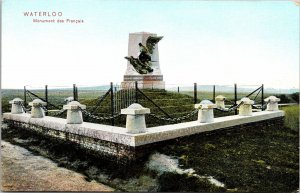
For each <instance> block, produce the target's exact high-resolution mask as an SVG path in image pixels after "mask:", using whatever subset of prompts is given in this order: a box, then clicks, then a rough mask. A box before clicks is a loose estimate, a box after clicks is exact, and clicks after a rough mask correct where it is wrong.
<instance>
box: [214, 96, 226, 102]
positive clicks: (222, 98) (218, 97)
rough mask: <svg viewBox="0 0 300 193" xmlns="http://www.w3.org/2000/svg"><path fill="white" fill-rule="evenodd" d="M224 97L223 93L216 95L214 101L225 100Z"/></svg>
mask: <svg viewBox="0 0 300 193" xmlns="http://www.w3.org/2000/svg"><path fill="white" fill-rule="evenodd" d="M225 99H226V97H224V96H223V95H218V96H217V97H216V98H215V100H216V101H225Z"/></svg>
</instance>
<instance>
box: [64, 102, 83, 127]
mask: <svg viewBox="0 0 300 193" xmlns="http://www.w3.org/2000/svg"><path fill="white" fill-rule="evenodd" d="M63 109H66V110H68V111H67V124H81V123H83V119H82V112H81V110H80V109H86V106H85V105H82V104H80V103H79V102H77V101H72V102H69V103H68V104H67V105H64V106H63Z"/></svg>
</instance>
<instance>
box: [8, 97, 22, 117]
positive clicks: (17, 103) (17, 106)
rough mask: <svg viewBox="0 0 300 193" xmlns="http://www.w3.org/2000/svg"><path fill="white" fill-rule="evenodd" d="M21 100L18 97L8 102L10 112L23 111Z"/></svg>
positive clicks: (18, 112) (17, 112)
mask: <svg viewBox="0 0 300 193" xmlns="http://www.w3.org/2000/svg"><path fill="white" fill-rule="evenodd" d="M22 103H23V100H22V99H20V98H15V99H13V100H11V101H9V104H11V114H20V113H23V112H24V110H23V108H22Z"/></svg>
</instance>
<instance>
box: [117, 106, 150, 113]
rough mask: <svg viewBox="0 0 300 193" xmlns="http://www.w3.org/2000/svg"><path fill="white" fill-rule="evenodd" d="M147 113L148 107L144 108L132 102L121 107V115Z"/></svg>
mask: <svg viewBox="0 0 300 193" xmlns="http://www.w3.org/2000/svg"><path fill="white" fill-rule="evenodd" d="M149 113H150V109H149V108H144V107H143V106H142V105H140V104H138V103H133V104H131V105H130V106H129V107H127V108H126V109H121V114H123V115H144V114H149Z"/></svg>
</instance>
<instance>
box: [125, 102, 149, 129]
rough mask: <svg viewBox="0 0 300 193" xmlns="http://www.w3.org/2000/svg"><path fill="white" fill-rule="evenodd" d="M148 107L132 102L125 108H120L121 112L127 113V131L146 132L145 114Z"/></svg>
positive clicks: (147, 112) (147, 111)
mask: <svg viewBox="0 0 300 193" xmlns="http://www.w3.org/2000/svg"><path fill="white" fill-rule="evenodd" d="M149 113H150V109H149V108H144V107H143V106H142V105H140V104H137V103H133V104H132V105H130V106H129V107H128V108H127V109H121V114H124V115H127V118H126V129H127V131H128V133H133V134H134V133H144V132H146V121H145V114H149Z"/></svg>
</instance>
